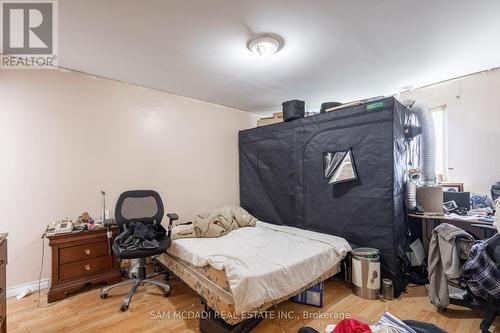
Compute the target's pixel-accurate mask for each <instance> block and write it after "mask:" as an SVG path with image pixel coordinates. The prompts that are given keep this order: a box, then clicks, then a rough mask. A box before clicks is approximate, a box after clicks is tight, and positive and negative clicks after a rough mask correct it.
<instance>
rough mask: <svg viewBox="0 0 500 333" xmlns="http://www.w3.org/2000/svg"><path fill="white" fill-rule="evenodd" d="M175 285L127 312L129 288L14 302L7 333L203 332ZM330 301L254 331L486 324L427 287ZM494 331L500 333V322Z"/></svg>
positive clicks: (331, 293) (294, 309)
mask: <svg viewBox="0 0 500 333" xmlns="http://www.w3.org/2000/svg"><path fill="white" fill-rule="evenodd" d="M170 283H171V287H172V295H171V296H170V297H169V298H165V297H163V296H162V295H161V293H160V291H159V289H157V288H156V287H155V286H147V287H142V288H140V289H139V291H138V292H137V294H136V295H135V296H134V298H133V300H132V303H131V305H130V309H129V311H127V312H124V313H122V312H120V309H119V308H120V303H121V301H122V299H123V297H124V296H125V294H126V293H127V291H128V287H120V288H116V289H115V290H112V291H111V292H110V294H109V297H108V298H107V299H105V300H102V299H100V298H99V290H98V289H92V290H88V291H84V292H81V293H78V294H76V295H74V296H72V297H69V298H67V299H65V300H62V301H60V302H58V303H53V304H47V303H46V290H44V291H43V292H42V301H41V304H40V308H37V294H34V295H30V296H28V297H26V298H24V299H22V300H17V299H15V298H10V299H9V300H8V317H7V318H8V322H7V324H8V332H10V333H17V332H37V333H43V332H50V333H53V332H120V333H121V332H198V318H197V316H199V315H200V314H201V311H202V309H203V307H202V305H201V304H200V301H199V299H198V297H197V295H196V294H195V293H194V292H193V291H192V290H190V289H189V287H187V286H186V285H184V284H183V283H182V282H181V281H179V280H177V279H175V278H174V279H172V280H171V281H170ZM325 300H326V303H325V306H324V307H323V308H322V309H319V308H315V307H312V306H305V305H300V304H295V303H292V302H289V301H287V302H284V303H282V304H280V305H279V306H278V307H277V308H276V309H273V312H270V313H269V314H268V315H269V317H270V319H266V320H264V321H263V322H262V323H260V324H259V326H257V327H256V328H255V329H254V331H252V332H255V333H259V332H260V333H277V332H297V330H298V329H299V328H300V327H302V326H311V327H313V328H316V329H317V330H319V331H320V332H321V333H323V332H324V328H325V327H326V325H327V324H329V323H336V322H338V321H340V320H341V319H342V318H344V317H347V316H351V317H352V318H356V319H360V320H364V321H366V322H369V323H373V322H375V321H376V320H377V319H378V318H379V317H380V315H381V314H382V313H383V312H384V311H389V312H391V313H392V314H394V315H396V316H398V317H399V318H401V319H416V320H421V321H428V322H432V323H435V324H437V325H438V326H440V327H442V328H444V329H445V330H447V331H448V332H450V333H453V332H456V333H469V332H479V323H480V322H481V314H480V313H479V312H476V311H472V310H469V309H466V308H459V307H455V306H450V308H449V309H448V310H447V311H445V312H444V313H443V314H440V313H438V312H437V311H436V310H435V308H434V307H433V306H432V305H431V304H430V303H429V301H428V299H427V295H426V291H425V289H424V287H416V286H414V287H410V288H409V289H408V292H407V293H406V294H405V295H404V296H403V297H402V298H401V299H399V300H394V301H390V302H389V301H380V300H377V301H367V300H363V299H360V298H358V297H356V296H354V295H353V294H352V292H351V290H350V289H347V288H346V287H344V284H343V283H342V282H332V281H328V282H327V283H326V297H325ZM169 316H170V318H169ZM174 316H176V317H177V318H173V317H174ZM273 317H274V318H273ZM277 317H280V318H277ZM325 317H326V318H325ZM490 331H491V332H500V319H497V320H496V321H495V322H494V323H493V326H492V328H491V329H490Z"/></svg>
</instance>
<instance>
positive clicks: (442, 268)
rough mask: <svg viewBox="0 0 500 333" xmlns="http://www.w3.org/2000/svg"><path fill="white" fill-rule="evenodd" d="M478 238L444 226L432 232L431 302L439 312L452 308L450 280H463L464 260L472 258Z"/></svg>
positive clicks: (429, 267) (449, 226)
mask: <svg viewBox="0 0 500 333" xmlns="http://www.w3.org/2000/svg"><path fill="white" fill-rule="evenodd" d="M473 244H474V237H472V236H471V235H470V234H469V233H467V232H466V231H464V230H462V229H460V228H458V227H456V226H454V225H451V224H448V223H442V224H440V225H438V226H437V227H436V228H434V230H432V238H431V240H430V243H429V257H428V270H429V300H430V301H431V303H432V304H434V305H435V306H436V307H437V308H438V309H439V310H444V309H446V307H447V306H448V305H449V304H450V294H449V289H448V280H452V279H458V278H460V276H461V271H460V267H461V263H460V260H461V259H462V260H465V259H467V258H468V257H469V254H470V251H471V249H472V245H473Z"/></svg>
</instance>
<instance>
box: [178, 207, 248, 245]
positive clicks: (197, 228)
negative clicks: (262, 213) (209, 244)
mask: <svg viewBox="0 0 500 333" xmlns="http://www.w3.org/2000/svg"><path fill="white" fill-rule="evenodd" d="M256 222H257V219H256V218H255V217H253V216H252V215H250V213H248V212H247V211H246V210H244V209H243V208H241V207H237V206H231V205H227V206H223V207H220V208H216V209H212V210H211V211H209V212H208V213H205V214H200V215H197V216H196V217H195V220H194V223H189V224H184V225H178V226H176V227H174V229H173V232H172V239H178V238H217V237H221V236H224V235H227V234H228V233H230V232H231V231H232V230H236V229H239V228H243V227H255V223H256Z"/></svg>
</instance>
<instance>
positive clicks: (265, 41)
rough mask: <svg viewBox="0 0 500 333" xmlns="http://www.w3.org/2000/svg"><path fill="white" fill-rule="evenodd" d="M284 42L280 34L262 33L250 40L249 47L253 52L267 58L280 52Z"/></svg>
mask: <svg viewBox="0 0 500 333" xmlns="http://www.w3.org/2000/svg"><path fill="white" fill-rule="evenodd" d="M283 44H284V42H283V39H282V38H281V37H280V36H278V35H275V34H261V35H257V36H254V37H252V38H251V39H250V40H249V41H248V45H247V47H248V49H249V50H250V51H252V53H253V54H255V55H257V56H259V57H261V58H266V57H269V56H271V55H273V54H275V53H276V52H278V51H279V50H280V49H281V48H282V47H283Z"/></svg>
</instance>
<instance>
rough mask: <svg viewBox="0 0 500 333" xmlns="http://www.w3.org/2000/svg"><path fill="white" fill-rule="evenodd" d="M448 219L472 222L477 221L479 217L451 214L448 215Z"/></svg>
mask: <svg viewBox="0 0 500 333" xmlns="http://www.w3.org/2000/svg"><path fill="white" fill-rule="evenodd" d="M449 218H450V219H453V220H462V221H472V220H477V219H478V218H479V217H478V216H471V215H458V214H455V213H452V214H450V215H449Z"/></svg>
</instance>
